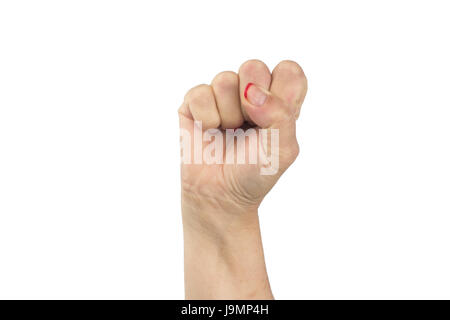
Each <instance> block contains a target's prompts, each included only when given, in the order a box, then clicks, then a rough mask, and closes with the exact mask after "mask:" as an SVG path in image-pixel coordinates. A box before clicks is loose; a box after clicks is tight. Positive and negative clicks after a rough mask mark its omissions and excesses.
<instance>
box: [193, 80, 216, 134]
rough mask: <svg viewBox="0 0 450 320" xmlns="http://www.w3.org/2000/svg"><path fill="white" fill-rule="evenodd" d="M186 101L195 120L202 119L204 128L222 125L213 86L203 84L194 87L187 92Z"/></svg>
mask: <svg viewBox="0 0 450 320" xmlns="http://www.w3.org/2000/svg"><path fill="white" fill-rule="evenodd" d="M185 103H186V104H187V107H188V109H189V111H190V113H191V115H192V118H193V120H195V121H201V123H202V128H203V129H204V130H207V129H212V128H218V127H219V126H220V116H219V112H218V110H217V106H216V101H215V98H214V93H213V90H212V88H211V86H209V85H206V84H203V85H199V86H197V87H194V88H192V89H191V90H189V91H188V93H187V94H186V97H185Z"/></svg>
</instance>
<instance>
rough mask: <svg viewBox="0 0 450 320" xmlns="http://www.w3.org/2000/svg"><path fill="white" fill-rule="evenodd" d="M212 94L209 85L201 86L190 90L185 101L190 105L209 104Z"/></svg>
mask: <svg viewBox="0 0 450 320" xmlns="http://www.w3.org/2000/svg"><path fill="white" fill-rule="evenodd" d="M209 94H210V87H209V85H207V84H200V85H198V86H195V87H193V88H192V89H190V90H189V91H188V92H187V94H186V96H185V101H188V102H189V103H190V104H194V105H201V104H205V103H207V102H208V98H209Z"/></svg>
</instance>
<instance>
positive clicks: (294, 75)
mask: <svg viewBox="0 0 450 320" xmlns="http://www.w3.org/2000/svg"><path fill="white" fill-rule="evenodd" d="M249 83H253V84H254V85H250V86H249V88H248V91H247V98H246V97H245V96H244V92H245V88H246V87H247V85H248V84H249ZM306 91H307V81H306V77H305V74H304V73H303V70H302V68H301V67H300V66H299V65H298V64H297V63H295V62H293V61H282V62H280V63H279V64H278V65H277V66H276V67H275V68H274V69H273V70H272V72H270V70H269V69H268V68H267V66H266V65H265V64H264V63H263V62H262V61H259V60H249V61H247V62H245V63H243V64H242V65H241V67H240V68H239V72H238V73H234V72H231V71H226V72H221V73H219V74H218V75H217V76H216V77H214V79H213V80H212V82H211V84H210V85H206V84H203V85H199V86H196V87H194V88H192V89H191V90H189V91H188V92H187V94H186V96H185V99H184V102H183V104H182V105H181V107H180V109H179V110H178V113H179V119H180V128H183V129H184V130H188V131H189V132H191V133H192V135H193V130H194V120H198V121H202V126H203V129H204V130H206V129H210V128H218V129H220V130H225V129H235V128H240V127H245V128H248V126H251V127H255V128H266V129H269V130H270V129H278V130H279V154H278V156H279V170H278V172H277V173H276V174H275V175H261V174H260V164H182V165H181V184H182V185H181V190H182V197H181V198H182V217H183V231H184V248H185V249H184V250H185V294H186V299H273V295H272V291H271V289H270V284H269V279H268V276H267V271H266V266H265V261H264V252H263V247H262V240H261V234H260V227H259V220H258V207H259V205H260V204H261V201H262V200H263V198H264V196H265V195H266V194H267V193H268V192H269V191H270V189H271V188H272V187H273V186H274V185H275V183H276V182H277V181H278V179H279V177H280V176H281V175H282V174H283V173H284V172H285V171H286V169H287V168H288V167H289V166H290V165H291V164H292V163H293V162H294V160H295V159H296V157H297V155H298V153H299V146H298V143H297V139H296V134H295V128H296V120H297V118H298V116H299V112H300V107H301V105H302V103H303V100H304V98H305V95H306ZM269 132H270V131H269ZM224 145H225V142H224ZM224 158H225V155H224Z"/></svg>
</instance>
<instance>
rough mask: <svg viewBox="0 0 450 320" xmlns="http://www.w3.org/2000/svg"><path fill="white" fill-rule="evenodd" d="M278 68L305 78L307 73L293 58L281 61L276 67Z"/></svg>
mask: <svg viewBox="0 0 450 320" xmlns="http://www.w3.org/2000/svg"><path fill="white" fill-rule="evenodd" d="M275 69H276V70H282V71H285V72H290V73H292V74H295V75H297V76H299V77H302V78H305V79H306V76H305V73H304V72H303V69H302V67H301V66H300V65H299V64H298V63H297V62H295V61H293V60H283V61H281V62H280V63H279V64H278V65H277V66H276V67H275Z"/></svg>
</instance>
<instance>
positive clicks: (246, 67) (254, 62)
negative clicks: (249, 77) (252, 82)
mask: <svg viewBox="0 0 450 320" xmlns="http://www.w3.org/2000/svg"><path fill="white" fill-rule="evenodd" d="M259 68H266V69H267V66H266V64H265V63H264V62H262V61H261V60H258V59H251V60H247V61H245V62H244V63H243V64H242V65H241V67H240V68H239V72H245V73H251V72H253V71H255V70H257V69H259Z"/></svg>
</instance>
